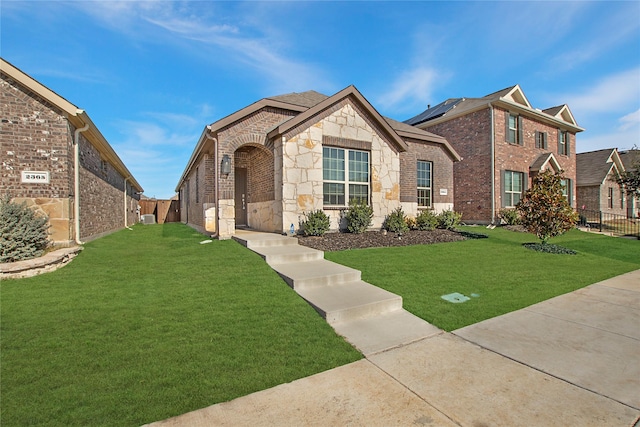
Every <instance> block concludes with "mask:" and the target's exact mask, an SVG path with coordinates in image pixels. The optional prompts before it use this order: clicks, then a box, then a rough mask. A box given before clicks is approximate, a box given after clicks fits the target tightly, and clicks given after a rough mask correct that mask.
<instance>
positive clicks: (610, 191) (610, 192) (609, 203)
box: [607, 187, 613, 209]
mask: <svg viewBox="0 0 640 427" xmlns="http://www.w3.org/2000/svg"><path fill="white" fill-rule="evenodd" d="M607 207H608V208H609V209H613V187H609V189H608V192H607Z"/></svg>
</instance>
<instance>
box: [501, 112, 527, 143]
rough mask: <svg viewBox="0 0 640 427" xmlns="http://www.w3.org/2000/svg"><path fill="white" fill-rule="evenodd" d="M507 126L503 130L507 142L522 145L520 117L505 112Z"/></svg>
mask: <svg viewBox="0 0 640 427" xmlns="http://www.w3.org/2000/svg"><path fill="white" fill-rule="evenodd" d="M505 118H506V123H507V128H506V132H505V139H506V141H507V142H508V143H509V144H518V145H523V141H522V117H520V116H518V115H516V114H511V113H506V116H505Z"/></svg>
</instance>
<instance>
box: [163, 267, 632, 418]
mask: <svg viewBox="0 0 640 427" xmlns="http://www.w3.org/2000/svg"><path fill="white" fill-rule="evenodd" d="M263 256H268V255H263ZM313 256H315V255H313ZM314 262H315V261H314ZM274 265H277V263H275V264H274ZM351 273H352V272H349V274H351ZM281 274H282V273H281ZM358 279H359V277H358ZM316 283H317V282H316ZM294 289H295V284H294ZM391 312H393V310H392V311H391ZM321 314H322V313H321ZM384 315H385V314H384V313H382V314H381V315H376V316H373V318H378V319H379V318H380V316H382V317H384ZM364 319H366V316H365V317H364ZM350 321H351V322H355V323H358V320H357V319H351V320H350ZM381 322H382V323H384V321H381ZM340 323H341V322H337V324H340ZM365 323H366V322H364V323H362V322H361V325H360V326H361V328H360V329H359V330H360V333H364V334H368V333H371V334H372V335H373V336H376V331H367V329H366V327H365V326H364V324H365ZM424 323H426V322H424ZM426 325H427V326H426V330H429V331H431V332H432V333H429V334H427V336H426V337H424V338H421V339H418V340H411V341H410V342H409V343H408V344H405V345H399V346H397V345H391V346H388V344H389V343H384V344H375V343H374V342H373V341H375V340H369V341H368V343H369V344H368V345H370V347H369V348H370V349H374V348H379V347H388V349H387V350H373V351H370V352H368V353H365V354H366V355H367V358H366V359H363V360H360V361H358V362H355V363H352V364H349V365H345V366H342V367H339V368H336V369H333V370H330V371H326V372H322V373H320V374H317V375H314V376H311V377H307V378H303V379H300V380H297V381H294V382H292V383H288V384H282V385H279V386H277V387H274V388H271V389H268V390H264V391H260V392H257V393H253V394H251V395H248V396H244V397H241V398H238V399H235V400H233V401H230V402H225V403H220V404H216V405H213V406H210V407H207V408H204V409H201V410H197V411H194V412H190V413H187V414H183V415H180V416H178V417H174V418H170V419H168V420H164V421H160V422H157V423H153V424H151V425H153V426H213V425H215V426H279V425H295V426H314V425H318V426H320V425H322V426H326V425H351V426H405V425H407V426H409V425H429V426H456V425H458V426H470V427H482V426H581V427H582V426H625V427H626V426H632V425H634V424H636V423H637V421H638V417H639V416H640V328H638V325H640V270H637V271H634V272H631V273H628V274H625V275H622V276H619V277H615V278H612V279H609V280H605V281H603V282H599V283H596V284H594V285H591V286H588V287H586V288H584V289H581V290H578V291H575V292H572V293H570V294H566V295H562V296H559V297H557V298H553V299H551V300H548V301H545V302H542V303H539V304H536V305H534V306H531V307H528V308H526V309H523V310H519V311H516V312H513V313H509V314H506V315H504V316H500V317H497V318H493V319H489V320H486V321H484V322H480V323H478V324H475V325H472V326H468V327H466V328H462V329H459V330H457V331H454V332H453V333H445V332H443V331H440V330H436V332H435V333H433V330H434V329H433V328H434V327H433V326H432V325H428V324H426ZM334 327H335V326H334ZM336 330H338V328H336ZM352 333H354V334H355V332H353V331H352ZM353 336H355V335H353ZM353 336H352V338H353ZM382 338H383V339H386V338H388V337H384V336H383V337H382ZM637 425H640V424H637Z"/></svg>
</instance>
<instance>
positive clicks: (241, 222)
mask: <svg viewBox="0 0 640 427" xmlns="http://www.w3.org/2000/svg"><path fill="white" fill-rule="evenodd" d="M235 175H236V198H235V203H236V227H237V226H245V225H247V169H246V168H235Z"/></svg>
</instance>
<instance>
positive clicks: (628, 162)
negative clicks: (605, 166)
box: [619, 150, 640, 170]
mask: <svg viewBox="0 0 640 427" xmlns="http://www.w3.org/2000/svg"><path fill="white" fill-rule="evenodd" d="M619 154H620V160H622V164H623V165H624V168H625V170H634V169H635V168H636V165H637V164H638V163H637V162H640V150H628V151H622V152H620V153H619Z"/></svg>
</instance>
